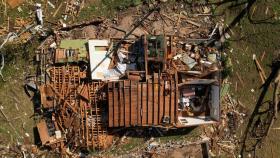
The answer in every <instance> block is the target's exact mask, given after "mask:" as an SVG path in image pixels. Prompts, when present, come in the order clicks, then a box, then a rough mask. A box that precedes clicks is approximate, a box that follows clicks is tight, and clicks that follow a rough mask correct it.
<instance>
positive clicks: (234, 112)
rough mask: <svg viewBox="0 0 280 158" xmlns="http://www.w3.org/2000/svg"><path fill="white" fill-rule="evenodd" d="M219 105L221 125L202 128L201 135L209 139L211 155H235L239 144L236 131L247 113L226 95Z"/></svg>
mask: <svg viewBox="0 0 280 158" xmlns="http://www.w3.org/2000/svg"><path fill="white" fill-rule="evenodd" d="M225 85H226V84H225ZM221 105H222V106H221V107H222V109H221V120H220V122H221V123H219V124H214V125H211V126H207V127H204V134H203V135H205V136H207V137H209V138H211V140H210V142H211V144H210V146H211V151H212V153H213V154H215V155H221V154H222V153H228V154H231V155H232V156H233V155H236V152H237V151H238V149H239V148H238V145H239V143H240V140H239V136H238V134H237V130H238V128H239V127H241V125H242V124H243V123H244V119H245V117H246V116H247V113H248V111H247V109H246V108H245V106H244V105H243V104H242V103H241V102H240V101H238V100H235V99H233V98H232V97H231V96H230V95H229V94H228V93H227V94H226V95H225V96H224V97H223V99H222V101H221Z"/></svg>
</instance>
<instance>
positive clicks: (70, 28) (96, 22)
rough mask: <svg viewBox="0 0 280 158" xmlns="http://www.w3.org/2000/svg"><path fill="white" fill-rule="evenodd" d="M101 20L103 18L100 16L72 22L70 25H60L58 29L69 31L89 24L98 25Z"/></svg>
mask: <svg viewBox="0 0 280 158" xmlns="http://www.w3.org/2000/svg"><path fill="white" fill-rule="evenodd" d="M103 21H104V19H102V18H99V19H94V20H92V21H86V22H83V23H78V24H73V25H70V26H66V27H62V28H60V30H61V31H70V30H73V29H75V28H81V27H85V26H89V25H99V24H101V23H103Z"/></svg>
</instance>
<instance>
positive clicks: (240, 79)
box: [235, 72, 244, 87]
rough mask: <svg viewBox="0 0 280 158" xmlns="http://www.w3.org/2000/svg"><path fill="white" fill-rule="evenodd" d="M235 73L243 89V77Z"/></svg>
mask: <svg viewBox="0 0 280 158" xmlns="http://www.w3.org/2000/svg"><path fill="white" fill-rule="evenodd" d="M235 73H236V76H237V78H238V80H239V82H240V83H241V85H242V87H244V82H243V80H242V78H241V76H240V75H239V73H238V72H235Z"/></svg>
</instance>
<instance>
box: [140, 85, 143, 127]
mask: <svg viewBox="0 0 280 158" xmlns="http://www.w3.org/2000/svg"><path fill="white" fill-rule="evenodd" d="M140 98H141V108H140V109H141V111H140V115H141V126H142V125H143V83H142V82H141V96H140Z"/></svg>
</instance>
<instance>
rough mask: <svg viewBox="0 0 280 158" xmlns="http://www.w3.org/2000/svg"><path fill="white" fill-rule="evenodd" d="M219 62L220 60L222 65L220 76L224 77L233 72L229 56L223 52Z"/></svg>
mask: <svg viewBox="0 0 280 158" xmlns="http://www.w3.org/2000/svg"><path fill="white" fill-rule="evenodd" d="M221 62H222V66H223V70H222V72H221V73H222V78H223V79H225V78H227V77H229V76H231V75H232V73H233V67H232V62H231V59H230V57H229V56H228V55H225V54H222V56H221Z"/></svg>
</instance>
